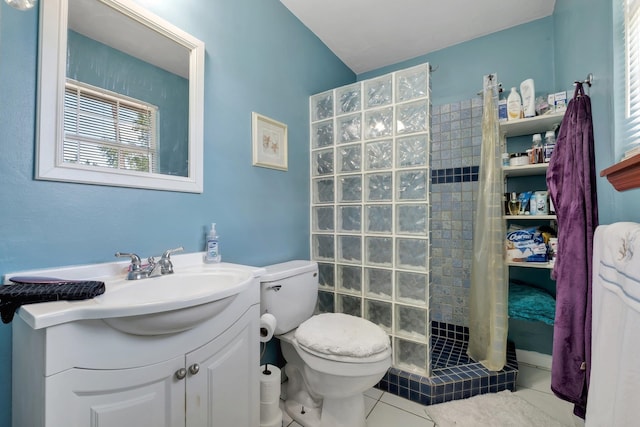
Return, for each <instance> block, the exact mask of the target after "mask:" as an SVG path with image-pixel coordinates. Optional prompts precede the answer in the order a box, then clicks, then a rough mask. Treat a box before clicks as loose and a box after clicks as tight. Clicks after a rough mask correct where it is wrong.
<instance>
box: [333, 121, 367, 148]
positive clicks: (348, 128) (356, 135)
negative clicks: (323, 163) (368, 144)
mask: <svg viewBox="0 0 640 427" xmlns="http://www.w3.org/2000/svg"><path fill="white" fill-rule="evenodd" d="M337 126H338V143H340V144H344V143H346V142H356V141H360V140H361V139H362V116H361V115H360V114H355V115H350V116H344V117H340V118H338V125H337Z"/></svg>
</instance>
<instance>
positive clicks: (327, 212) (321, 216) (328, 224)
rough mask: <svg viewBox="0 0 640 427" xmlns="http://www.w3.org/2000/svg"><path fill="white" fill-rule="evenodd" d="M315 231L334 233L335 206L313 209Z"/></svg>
mask: <svg viewBox="0 0 640 427" xmlns="http://www.w3.org/2000/svg"><path fill="white" fill-rule="evenodd" d="M313 230H314V231H333V206H317V207H314V208H313Z"/></svg>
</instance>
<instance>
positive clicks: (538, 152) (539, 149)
mask: <svg viewBox="0 0 640 427" xmlns="http://www.w3.org/2000/svg"><path fill="white" fill-rule="evenodd" d="M531 156H532V161H531V163H542V161H543V159H544V153H543V145H542V135H540V134H539V133H536V134H534V135H533V142H532V144H531Z"/></svg>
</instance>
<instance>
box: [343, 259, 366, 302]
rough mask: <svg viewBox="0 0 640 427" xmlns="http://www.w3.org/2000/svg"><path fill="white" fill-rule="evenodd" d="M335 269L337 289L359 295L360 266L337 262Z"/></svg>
mask: <svg viewBox="0 0 640 427" xmlns="http://www.w3.org/2000/svg"><path fill="white" fill-rule="evenodd" d="M337 269H338V289H340V290H341V291H344V292H348V293H352V294H358V295H360V294H361V293H362V268H360V267H354V266H352V265H340V264H338V266H337Z"/></svg>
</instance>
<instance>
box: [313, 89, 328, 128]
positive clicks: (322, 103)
mask: <svg viewBox="0 0 640 427" xmlns="http://www.w3.org/2000/svg"><path fill="white" fill-rule="evenodd" d="M331 117H333V91H328V92H323V93H319V94H317V95H313V96H312V97H311V120H312V121H314V122H315V121H317V120H324V119H328V118H331Z"/></svg>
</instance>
